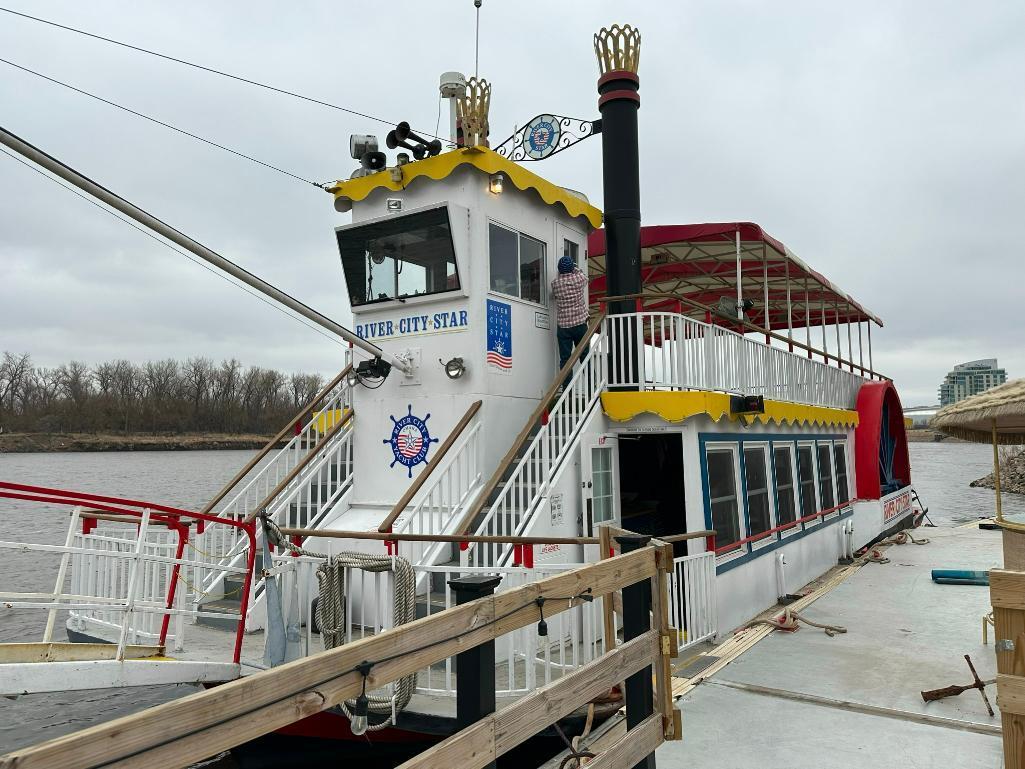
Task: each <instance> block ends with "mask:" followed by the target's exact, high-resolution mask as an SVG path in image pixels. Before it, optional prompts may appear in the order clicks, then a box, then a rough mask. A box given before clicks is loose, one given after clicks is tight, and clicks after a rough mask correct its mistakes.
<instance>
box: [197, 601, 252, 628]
mask: <svg viewBox="0 0 1025 769" xmlns="http://www.w3.org/2000/svg"><path fill="white" fill-rule="evenodd" d="M241 609H242V602H241V601H240V600H239V599H238V598H222V599H220V600H217V601H207V602H206V603H203V604H200V605H199V610H200V611H202V612H210V613H212V614H218V615H222V616H218V617H204V616H199V617H196V624H197V625H203V626H205V627H212V628H217V629H218V630H230V631H234V630H235V629H236V628H238V620H239V612H240V611H241Z"/></svg>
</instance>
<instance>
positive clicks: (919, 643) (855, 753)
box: [555, 527, 1002, 769]
mask: <svg viewBox="0 0 1025 769" xmlns="http://www.w3.org/2000/svg"><path fill="white" fill-rule="evenodd" d="M914 534H915V537H916V538H922V537H928V538H929V540H930V541H929V543H928V544H925V545H921V546H918V545H914V544H910V543H909V544H906V545H902V546H896V545H892V546H889V547H887V548H885V549H884V550H883V555H884V556H886V557H888V558H889V559H890V562H889V563H885V564H877V563H866V564H864V565H863V566H861V567H860V568H859V569H857V570H855V571H853V573H851V574H850V575H849V576H847V578H846V579H845V580H844V581H843V582H840V583H839V584H838V585H836V586H835V587H833V588H832V589H830V590H828V592H824V593H823V594H822V595H821V597H819V598H818V599H816V600H815V601H814V602H813V603H811V604H810V605H809V606H807V607H806V608H803V609H802V610H801V614H802V615H803V616H805V617H807V618H808V619H810V620H812V621H815V622H819V623H824V624H829V625H840V626H843V627H846V628H847V633H845V634H838V635H835V636H833V637H828V636H827V635H826V634H825V633H824V632H823V631H822V630H819V629H817V628H813V627H808V626H802V627H801V629H800V630H799V631H797V632H792V633H791V632H780V631H771V632H770V633H769V634H768V635H767V636H765V637H764V638H763V639H762V640H760V641H759V642H757V643H756V644H754V645H753V646H751V647H750V648H749V649H747V650H746V651H744V652H743V653H742V654H740V655H739V656H737V657H736V658H735V659H734V660H733V661H732V662H730V663H729V664H727V665H726V666H725V667H722V668H721V669H720V670H718V671H717V672H713V673H711V674H710V675H708V674H698V675H697V676H696V677H695V678H694V679H690V680H689V681H686V680H681V679H677V682H678V683H679V684H681V685H682V686H680V689H682V690H684V691H685V693H684V694H682V696H680V697H679V698H678V700H677V706H678V707H679V708H680V709H681V711H682V715H683V740H682V741H678V742H667V743H664V744H663V745H662V746H661V747H660V748H659V749H658V751H657V753H656V759H657V764H658V766H660V767H674V768H675V767H684V766H705V765H709V764H713V763H714V764H715V765H717V766H726V767H730V768H731V769H748V768H749V767H750V769H776V768H777V767H778V768H779V769H821V768H822V767H850V768H851V769H860V767H865V768H866V769H867V768H868V767H871V768H872V769H879V768H880V767H887V768H888V767H894V768H896V767H901V769H906V768H913V769H931V768H933V767H936V768H937V769H939V768H940V767H943V768H944V769H954V768H955V767H956V769H976V768H978V769H998V768H999V767H1000V766H1002V748H1001V738H1000V714H999V710H997V714H996V716H993V717H991V716H990V715H989V714H988V713H987V711H986V707H985V704H984V703H983V701H982V698H981V697H980V695H979V693H978V692H977V691H968V692H965V693H963V694H961V695H960V696H958V697H952V698H949V699H945V700H941V701H937V702H932V703H928V704H927V703H925V702H923V701H922V697H921V694H920V692H921V691H922V690H924V689H936V688H939V687H943V686H949V685H951V684H962V685H964V684H969V683H971V681H972V676H971V673H970V672H969V670H968V666H967V664H966V663H965V660H964V655H965V654H969V655H971V658H972V661H973V662H974V664H975V666H976V669H977V670H978V672H979V675H980V677H981V678H982V679H983V680H986V679H989V678H993V677H994V676H995V675H996V659H995V655H994V651H993V634H992V632H991V633H990V640H989V645H987V646H984V645H983V644H982V618H983V616H984V615H986V614H987V613H988V612H989V611H990V603H989V589H988V588H986V587H979V586H967V585H937V584H935V583H933V582H932V579H931V575H930V571H931V570H932V569H934V568H963V569H972V570H987V569H990V568H993V567H997V566H1000V565H1001V561H1002V556H1001V544H1000V542H1001V541H1000V532H998V531H986V530H980V529H978V528H975V527H973V528H930V529H918V530H916V531H915V532H914ZM744 632H746V633H751V632H752V631H750V630H748V631H744ZM728 637H729V636H726V637H724V638H722V639H720V641H721V642H724V643H721V644H720V646H719V647H717V648H712V649H711V650H709V652H708V653H709V654H712V655H716V654H717V653H718V652H719V650H720V649H725V648H727V644H726V643H725V641H727V639H728ZM733 645H734V646H736V644H733ZM686 656H687V655H686V654H685V655H684V657H686ZM695 662H696V661H695V660H694V659H693V658H691V659H680V660H678V662H677V664H676V665H675V666H674V667H675V669H682V668H683V667H684V666H690V668H691V669H693V668H694V666H695ZM702 675H706V676H707V677H705V678H703V679H702ZM675 688H677V687H674V689H675ZM987 694H988V696H989V698H990V702H991V703H992V704H993V706H994V709H996V687H995V686H994V685H991V686H988V687H987ZM622 728H623V726H622V724H621V723H619V724H617V723H607V724H606V726H605V728H603V729H600V730H598V732H597V733H596V734H595V735H594V736H593V738H592V739H591V740H590V741H589V746H590V747H589V749H590V750H592V751H595V752H597V751H598V750H600V749H601V747H602V744H603V743H604V742H606V741H609V740H611V738H612V737H613V735H615V734H616V733H617V732H618V733H621V730H622ZM557 764H558V760H557V761H556V762H555V765H557Z"/></svg>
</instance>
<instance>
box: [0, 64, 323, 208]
mask: <svg viewBox="0 0 1025 769" xmlns="http://www.w3.org/2000/svg"><path fill="white" fill-rule="evenodd" d="M0 62H3V63H4V64H7V65H8V66H11V67H14V68H15V69H20V70H21V71H22V72H27V73H28V74H30V75H35V76H36V77H39V78H42V79H43V80H47V81H49V82H51V83H54V84H55V85H59V86H63V87H64V88H68V89H70V90H72V91H74V92H75V93H80V94H82V95H83V96H88V97H89V98H90V99H95V100H96V101H99V102H103V103H104V104H107V105H109V106H111V107H116V108H117V109H119V110H123V111H124V112H127V113H129V114H131V115H135V116H136V117H141V118H142V119H143V120H148V121H150V122H151V123H156V124H157V125H159V126H163V127H164V128H169V129H171V130H172V131H177V132H178V133H180V134H182V135H183V136H188V137H189V138H192V139H196V140H197V141H201V142H203V143H204V144H209V145H210V146H211V147H216V148H217V149H220V150H224V151H225V152H230V153H231V154H232V155H237V156H238V157H240V158H244V159H246V160H250V161H252V162H253V163H257V164H258V165H261V166H264V167H265V168H269V169H271V170H272V171H277V172H278V173H280V174H284V175H285V176H291V177H292V178H293V179H298V180H299V181H301V182H306V183H307V184H312V185H313V186H314V187H318V188H320V189H324V187H325V185H324V184H321V183H319V182H314V181H311V180H310V179H307V178H306V177H304V176H300V175H299V174H295V173H292V172H291V171H286V170H285V169H284V168H279V167H278V166H276V165H273V164H271V163H267V162H265V161H263V160H259V159H258V158H254V157H252V156H251V155H247V154H245V153H244V152H239V151H238V150H234V149H232V148H231V147H226V146H224V145H223V144H218V143H217V142H215V141H213V140H211V139H205V138H203V137H202V136H197V135H196V134H194V133H192V132H190V131H186V130H185V129H184V128H178V127H177V126H173V125H171V124H170V123H165V122H164V121H163V120H158V119H157V118H155V117H150V116H149V115H144V114H143V113H141V112H138V111H136V110H134V109H131V108H129V107H125V106H124V105H122V104H118V103H117V102H113V101H111V100H110V99H104V98H103V97H102V96H97V95H96V94H94V93H90V92H89V91H86V90H83V89H81V88H77V87H75V86H73V85H71V84H70V83H65V82H63V81H61V80H58V79H57V78H54V77H50V76H49V75H44V74H43V73H42V72H36V71H35V70H34V69H29V68H28V67H23V66H22V65H21V64H16V63H14V62H13V61H10V60H8V59H4V58H3V57H0Z"/></svg>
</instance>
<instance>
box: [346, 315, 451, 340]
mask: <svg viewBox="0 0 1025 769" xmlns="http://www.w3.org/2000/svg"><path fill="white" fill-rule="evenodd" d="M468 325H470V321H469V313H468V312H467V311H466V310H459V311H453V312H436V313H434V314H433V315H407V316H406V317H404V318H399V319H398V320H379V321H376V322H374V323H357V324H356V335H357V336H359V337H360V338H361V339H388V338H390V337H396V336H418V335H420V334H434V333H437V332H439V331H455V330H458V329H463V328H466V327H467V326H468Z"/></svg>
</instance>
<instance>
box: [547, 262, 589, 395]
mask: <svg viewBox="0 0 1025 769" xmlns="http://www.w3.org/2000/svg"><path fill="white" fill-rule="evenodd" d="M586 292H587V278H586V277H585V276H584V273H582V272H581V271H580V270H579V269H577V266H576V265H575V264H573V259H572V257H569V256H564V257H562V258H561V259H560V260H559V274H558V275H557V276H556V278H555V279H554V280H553V281H552V296H553V297H555V322H556V325H557V326H558V328H557V330H556V332H555V338H556V339H557V340H558V342H559V368H560V369H561V368H562V367H563V366H565V365H566V361H567V360H569V356H570V355H572V354H573V348H574V347H576V346H577V345H578V344H580V342H581V341H583V338H584V334H585V333H586V331H587V296H586ZM581 357H582V356H581ZM569 380H570V377H569V376H567V377H566V381H565V382H563V383H562V386H563V388H565V387H567V386H568V385H569Z"/></svg>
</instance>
